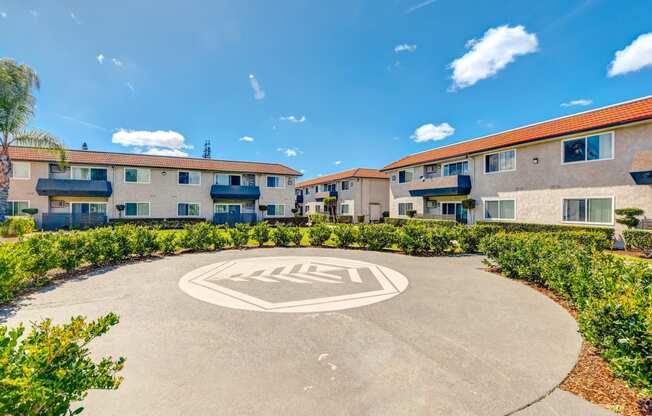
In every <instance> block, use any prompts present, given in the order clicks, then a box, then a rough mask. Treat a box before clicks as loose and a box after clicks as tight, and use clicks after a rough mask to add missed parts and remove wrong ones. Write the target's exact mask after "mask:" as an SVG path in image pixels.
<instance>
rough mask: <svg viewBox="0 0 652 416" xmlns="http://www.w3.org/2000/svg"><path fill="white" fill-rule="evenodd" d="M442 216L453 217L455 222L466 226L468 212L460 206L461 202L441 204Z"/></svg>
mask: <svg viewBox="0 0 652 416" xmlns="http://www.w3.org/2000/svg"><path fill="white" fill-rule="evenodd" d="M441 213H442V215H455V221H457V222H459V223H462V224H466V223H467V221H468V215H469V213H468V210H467V209H466V208H464V207H463V206H462V203H461V202H442V204H441Z"/></svg>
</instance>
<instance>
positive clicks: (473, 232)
mask: <svg viewBox="0 0 652 416" xmlns="http://www.w3.org/2000/svg"><path fill="white" fill-rule="evenodd" d="M501 230H502V228H501V227H499V226H497V225H494V224H474V225H472V226H470V227H469V229H468V234H467V239H466V240H465V244H466V252H467V253H475V252H477V251H478V249H479V246H480V241H482V239H483V238H485V237H487V236H490V235H494V234H497V233H499V232H500V231H501Z"/></svg>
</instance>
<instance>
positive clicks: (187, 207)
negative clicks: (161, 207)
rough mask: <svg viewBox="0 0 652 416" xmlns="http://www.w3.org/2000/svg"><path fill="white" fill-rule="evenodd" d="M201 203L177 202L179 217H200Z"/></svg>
mask: <svg viewBox="0 0 652 416" xmlns="http://www.w3.org/2000/svg"><path fill="white" fill-rule="evenodd" d="M199 211H200V210H199V204H197V203H194V202H180V203H178V204H177V215H178V216H179V217H199Z"/></svg>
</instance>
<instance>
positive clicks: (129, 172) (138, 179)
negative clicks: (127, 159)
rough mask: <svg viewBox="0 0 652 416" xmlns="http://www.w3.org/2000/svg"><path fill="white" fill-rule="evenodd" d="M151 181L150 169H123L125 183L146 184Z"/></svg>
mask: <svg viewBox="0 0 652 416" xmlns="http://www.w3.org/2000/svg"><path fill="white" fill-rule="evenodd" d="M151 180H152V171H151V169H143V168H125V177H124V181H125V183H139V184H147V183H150V182H151Z"/></svg>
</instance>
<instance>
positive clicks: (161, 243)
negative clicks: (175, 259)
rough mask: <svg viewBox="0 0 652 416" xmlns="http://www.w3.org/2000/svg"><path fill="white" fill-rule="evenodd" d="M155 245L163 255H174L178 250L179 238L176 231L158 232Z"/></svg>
mask: <svg viewBox="0 0 652 416" xmlns="http://www.w3.org/2000/svg"><path fill="white" fill-rule="evenodd" d="M156 245H157V246H158V248H159V250H161V253H163V254H165V255H170V254H174V253H176V252H177V250H179V236H178V233H177V232H176V231H159V232H157V233H156Z"/></svg>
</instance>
